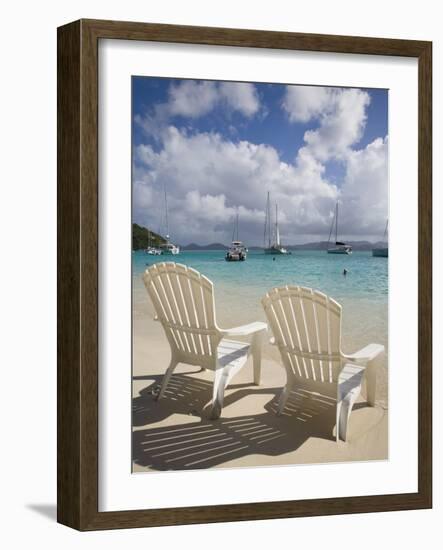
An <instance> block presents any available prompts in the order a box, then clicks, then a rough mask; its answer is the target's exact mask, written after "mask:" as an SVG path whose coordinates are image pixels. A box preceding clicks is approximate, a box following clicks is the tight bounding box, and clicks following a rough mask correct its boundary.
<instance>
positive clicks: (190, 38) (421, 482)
mask: <svg viewBox="0 0 443 550" xmlns="http://www.w3.org/2000/svg"><path fill="white" fill-rule="evenodd" d="M100 39H116V40H120V39H124V40H139V41H159V42H172V43H180V44H205V45H223V46H236V47H250V48H272V49H282V50H304V51H310V52H335V53H347V54H370V55H379V56H403V57H413V58H417V59H418V67H419V74H418V90H419V120H418V135H419V143H418V158H419V164H418V187H419V193H418V215H419V243H420V246H419V260H418V262H419V274H418V275H419V279H418V280H419V289H418V293H419V304H418V311H419V319H418V325H419V340H418V341H419V345H418V355H419V357H418V369H419V376H418V408H419V410H418V423H419V425H418V437H419V439H418V491H417V492H416V493H407V494H406V493H405V494H403V493H402V494H386V495H375V496H355V497H346V498H322V499H314V500H294V501H281V502H254V503H247V504H230V505H216V506H194V507H182V508H166V509H146V510H135V511H125V510H122V511H117V512H99V511H98V467H99V464H98V284H99V282H98V247H99V242H98V123H97V118H98V42H99V40H100ZM431 76H432V44H431V43H430V42H422V41H410V40H393V39H381V38H363V37H350V36H329V35H315V34H298V33H286V32H268V31H266V32H265V31H257V30H239V29H223V28H206V27H188V26H175V25H159V24H147V23H133V22H118V21H98V20H80V21H76V22H73V23H70V24H68V25H65V26H63V27H60V28H59V29H58V172H57V177H58V386H57V387H58V432H57V433H58V477H57V488H58V503H57V507H58V521H59V522H60V523H63V524H65V525H68V526H70V527H73V528H75V529H79V530H95V529H112V528H131V527H147V526H160V525H175V524H190V523H209V522H223V521H240V520H253V519H271V518H286V517H299V516H317V515H331V514H346V513H362V512H376V511H390V510H408V509H419V508H430V507H431V506H432V401H431V399H432V371H431V366H432V365H431V361H432V304H431V299H432V210H431V208H432V106H431V101H432V80H431Z"/></svg>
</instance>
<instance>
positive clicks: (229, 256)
mask: <svg viewBox="0 0 443 550" xmlns="http://www.w3.org/2000/svg"><path fill="white" fill-rule="evenodd" d="M247 253H248V249H247V248H246V247H245V245H244V244H243V243H242V242H241V241H240V240H239V239H238V212H237V215H236V218H235V223H234V230H233V232H232V243H231V246H230V247H229V250H228V251H227V252H226V256H225V260H226V261H227V262H244V261H245V260H246V257H247Z"/></svg>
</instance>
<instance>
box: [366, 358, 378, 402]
mask: <svg viewBox="0 0 443 550" xmlns="http://www.w3.org/2000/svg"><path fill="white" fill-rule="evenodd" d="M381 358H382V354H381V353H380V354H379V355H377V356H376V357H374V359H372V361H368V364H367V365H366V369H365V374H366V400H367V402H368V405H369V406H370V407H375V395H376V393H377V371H378V368H379V366H380V361H381Z"/></svg>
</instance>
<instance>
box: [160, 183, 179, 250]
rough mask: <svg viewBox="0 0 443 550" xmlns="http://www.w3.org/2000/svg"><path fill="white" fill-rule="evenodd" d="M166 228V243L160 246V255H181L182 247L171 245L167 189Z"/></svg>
mask: <svg viewBox="0 0 443 550" xmlns="http://www.w3.org/2000/svg"><path fill="white" fill-rule="evenodd" d="M165 226H166V242H165V243H163V244H161V245H160V246H159V249H160V254H164V255H170V254H172V255H174V256H175V255H176V254H180V247H179V246H177V245H175V244H173V243H171V241H170V240H169V220H168V197H167V195H166V189H165Z"/></svg>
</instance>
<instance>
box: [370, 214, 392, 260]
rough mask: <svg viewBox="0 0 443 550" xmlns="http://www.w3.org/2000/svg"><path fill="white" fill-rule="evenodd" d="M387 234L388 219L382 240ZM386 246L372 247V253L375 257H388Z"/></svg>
mask: <svg viewBox="0 0 443 550" xmlns="http://www.w3.org/2000/svg"><path fill="white" fill-rule="evenodd" d="M387 234H388V220H386V227H385V232H384V233H383V242H384V241H385V239H386V236H387ZM388 250H389V249H388V247H380V248H373V249H372V255H373V256H375V257H377V258H387V257H388Z"/></svg>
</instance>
